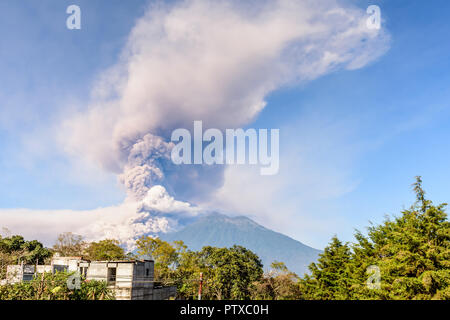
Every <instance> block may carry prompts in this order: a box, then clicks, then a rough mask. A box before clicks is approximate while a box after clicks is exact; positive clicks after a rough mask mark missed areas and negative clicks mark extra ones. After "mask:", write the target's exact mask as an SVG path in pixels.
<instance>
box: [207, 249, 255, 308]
mask: <svg viewBox="0 0 450 320" xmlns="http://www.w3.org/2000/svg"><path fill="white" fill-rule="evenodd" d="M198 255H199V262H200V264H201V269H203V272H204V275H205V279H206V284H205V293H206V294H205V296H206V297H207V298H210V299H217V300H223V299H236V300H243V299H249V298H250V296H251V289H252V286H253V283H254V282H255V281H257V280H259V279H261V277H262V275H263V269H262V266H263V265H262V263H261V260H260V259H259V257H258V256H257V255H256V254H254V253H253V252H252V251H250V250H248V249H246V248H244V247H241V246H233V247H232V248H215V247H209V246H208V247H204V248H203V249H202V250H201V251H200V252H199V253H198Z"/></svg>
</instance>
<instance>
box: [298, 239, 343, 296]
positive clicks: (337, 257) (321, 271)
mask: <svg viewBox="0 0 450 320" xmlns="http://www.w3.org/2000/svg"><path fill="white" fill-rule="evenodd" d="M319 256H320V257H319V259H318V261H317V263H312V264H311V265H310V266H309V269H310V271H311V276H309V275H306V276H305V279H304V281H303V283H302V284H301V287H302V290H303V291H304V292H305V294H306V296H307V297H308V298H311V299H320V300H331V299H348V298H349V294H348V290H349V288H350V285H351V278H350V276H349V271H350V270H349V263H350V259H351V252H350V247H349V246H348V244H346V243H342V242H341V241H340V240H339V239H338V238H337V237H336V236H334V237H333V238H332V239H331V242H330V244H329V245H328V246H327V247H326V248H325V250H324V252H323V253H321V254H320V255H319Z"/></svg>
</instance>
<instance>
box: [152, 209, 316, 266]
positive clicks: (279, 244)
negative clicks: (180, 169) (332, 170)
mask: <svg viewBox="0 0 450 320" xmlns="http://www.w3.org/2000/svg"><path fill="white" fill-rule="evenodd" d="M160 237H161V239H163V240H165V241H174V240H182V241H184V242H185V244H186V245H187V246H188V247H189V248H190V249H192V250H199V249H201V248H202V247H204V246H208V245H209V246H214V247H231V246H233V245H235V244H237V245H241V246H243V247H246V248H247V249H250V250H252V251H253V252H255V253H256V254H257V255H258V256H259V257H260V258H261V259H262V261H263V263H264V269H268V268H269V266H270V264H271V263H272V262H273V261H274V260H277V261H282V262H284V263H285V264H286V266H287V267H288V268H289V269H290V270H292V271H294V272H295V273H297V274H298V275H303V274H304V273H305V272H307V270H308V268H307V267H308V265H309V264H310V263H311V262H314V261H315V260H316V259H317V257H318V254H319V253H320V250H317V249H314V248H311V247H308V246H307V245H304V244H303V243H301V242H299V241H297V240H294V239H292V238H289V237H288V236H285V235H283V234H281V233H278V232H274V231H271V230H269V229H266V228H264V227H263V226H261V225H259V224H257V223H256V222H254V221H253V220H251V219H249V218H247V217H242V216H241V217H228V216H225V215H222V214H217V213H213V214H210V215H207V216H205V217H202V218H200V219H199V220H197V221H196V222H194V223H192V224H189V225H187V226H186V227H184V228H183V229H182V230H180V231H177V232H173V233H167V234H163V235H160Z"/></svg>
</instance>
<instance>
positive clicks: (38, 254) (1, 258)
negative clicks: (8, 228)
mask: <svg viewBox="0 0 450 320" xmlns="http://www.w3.org/2000/svg"><path fill="white" fill-rule="evenodd" d="M51 256H52V252H51V251H50V250H49V249H47V248H45V247H44V246H43V245H42V243H40V242H39V241H37V240H32V241H26V240H25V239H24V238H23V237H22V236H18V235H15V236H11V237H5V238H2V237H1V236H0V279H3V278H4V277H5V275H6V267H7V266H8V265H10V264H18V263H21V262H23V263H25V264H36V263H37V264H43V263H44V262H45V261H46V260H48V259H49V258H50V257H51Z"/></svg>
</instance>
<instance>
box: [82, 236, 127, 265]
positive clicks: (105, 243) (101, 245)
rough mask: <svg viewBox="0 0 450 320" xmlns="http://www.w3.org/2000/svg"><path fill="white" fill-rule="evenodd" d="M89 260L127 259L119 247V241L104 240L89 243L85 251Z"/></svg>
mask: <svg viewBox="0 0 450 320" xmlns="http://www.w3.org/2000/svg"><path fill="white" fill-rule="evenodd" d="M86 253H87V258H88V259H89V260H100V261H102V260H124V259H127V256H126V255H125V251H124V250H123V248H122V247H120V246H119V241H117V240H112V239H106V240H102V241H99V242H91V243H90V244H89V246H88V247H87V249H86Z"/></svg>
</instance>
